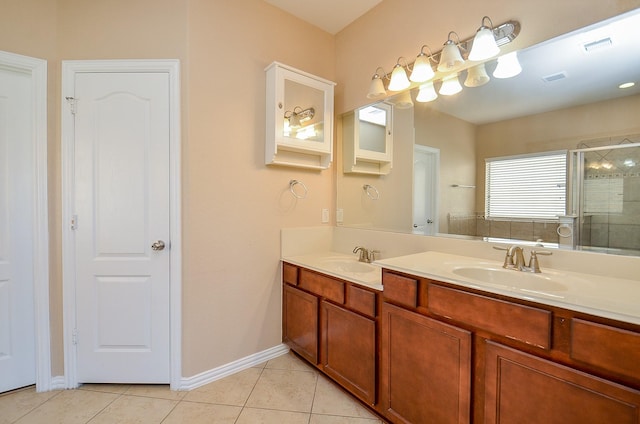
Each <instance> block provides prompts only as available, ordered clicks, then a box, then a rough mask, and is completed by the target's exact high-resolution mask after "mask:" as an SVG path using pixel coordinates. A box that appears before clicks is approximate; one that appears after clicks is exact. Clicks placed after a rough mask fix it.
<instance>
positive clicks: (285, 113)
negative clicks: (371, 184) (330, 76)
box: [265, 62, 335, 169]
mask: <svg viewBox="0 0 640 424" xmlns="http://www.w3.org/2000/svg"><path fill="white" fill-rule="evenodd" d="M265 71H266V74H267V103H266V106H267V109H266V110H267V122H266V127H267V133H266V146H265V163H266V164H267V165H284V166H295V167H301V168H312V169H326V168H329V166H330V165H331V161H332V159H333V87H334V86H335V83H334V82H331V81H328V80H325V79H323V78H320V77H317V76H315V75H312V74H309V73H307V72H304V71H300V70H298V69H295V68H292V67H290V66H287V65H283V64H281V63H278V62H273V63H272V64H271V65H269V66H268V67H267V68H266V69H265Z"/></svg>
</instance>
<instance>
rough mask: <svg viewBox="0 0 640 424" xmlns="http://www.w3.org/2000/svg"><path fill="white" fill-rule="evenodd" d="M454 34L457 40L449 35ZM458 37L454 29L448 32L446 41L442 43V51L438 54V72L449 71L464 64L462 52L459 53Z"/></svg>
mask: <svg viewBox="0 0 640 424" xmlns="http://www.w3.org/2000/svg"><path fill="white" fill-rule="evenodd" d="M453 34H455V35H456V38H457V39H458V42H457V43H456V42H454V41H453V40H452V39H451V36H452V35H453ZM459 44H460V37H458V34H456V32H455V31H451V32H449V35H448V36H447V41H446V42H445V43H444V47H443V48H442V53H441V54H440V63H439V64H438V72H449V71H453V70H454V69H457V68H459V67H461V66H462V65H463V64H464V59H463V58H462V53H460V48H459V46H458V45H459Z"/></svg>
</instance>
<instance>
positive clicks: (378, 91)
mask: <svg viewBox="0 0 640 424" xmlns="http://www.w3.org/2000/svg"><path fill="white" fill-rule="evenodd" d="M386 95H387V91H386V90H385V89H384V84H383V83H382V78H380V77H379V76H378V74H375V75H374V76H373V78H371V84H369V92H368V93H367V98H368V99H379V98H380V97H384V96H386Z"/></svg>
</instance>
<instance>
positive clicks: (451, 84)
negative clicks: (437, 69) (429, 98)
mask: <svg viewBox="0 0 640 424" xmlns="http://www.w3.org/2000/svg"><path fill="white" fill-rule="evenodd" d="M461 91H462V86H461V85H460V81H459V80H458V74H452V75H449V76H446V77H444V79H443V80H442V86H441V87H440V91H439V93H440V94H442V95H443V96H452V95H454V94H457V93H459V92H461Z"/></svg>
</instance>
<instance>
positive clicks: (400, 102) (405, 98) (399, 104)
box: [394, 91, 413, 109]
mask: <svg viewBox="0 0 640 424" xmlns="http://www.w3.org/2000/svg"><path fill="white" fill-rule="evenodd" d="M394 104H395V106H396V108H398V109H411V108H412V107H413V101H412V100H411V93H410V92H409V91H403V92H402V93H400V94H399V95H398V98H397V100H396V101H395V103H394Z"/></svg>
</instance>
